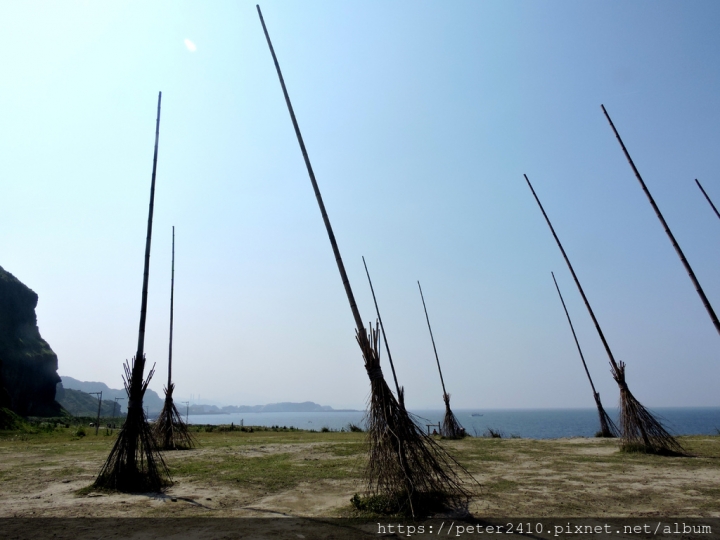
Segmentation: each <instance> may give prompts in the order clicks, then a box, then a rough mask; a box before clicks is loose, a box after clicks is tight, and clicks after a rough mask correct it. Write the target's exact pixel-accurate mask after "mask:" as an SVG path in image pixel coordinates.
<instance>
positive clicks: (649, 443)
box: [612, 361, 685, 454]
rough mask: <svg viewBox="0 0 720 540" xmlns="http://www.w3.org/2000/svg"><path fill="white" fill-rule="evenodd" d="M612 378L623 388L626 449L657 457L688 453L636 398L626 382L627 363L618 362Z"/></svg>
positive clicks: (622, 405)
mask: <svg viewBox="0 0 720 540" xmlns="http://www.w3.org/2000/svg"><path fill="white" fill-rule="evenodd" d="M612 375H613V378H614V379H615V381H616V382H617V383H618V386H619V387H620V429H621V431H622V447H623V448H624V449H626V450H631V449H642V450H645V451H649V452H653V453H680V454H682V453H685V449H684V448H683V447H682V446H681V445H680V443H679V442H678V441H677V440H676V439H675V437H673V436H672V435H670V433H668V432H667V431H666V430H665V428H664V427H663V425H662V424H661V423H660V422H659V421H658V420H657V419H656V418H655V417H654V416H653V415H652V414H651V413H650V412H649V411H648V410H647V409H646V408H645V407H643V406H642V404H641V403H640V402H639V401H638V400H637V399H636V398H635V396H633V395H632V393H631V392H630V390H629V389H628V386H627V383H626V382H625V363H624V362H622V361H621V362H618V366H617V369H615V368H614V367H613V370H612Z"/></svg>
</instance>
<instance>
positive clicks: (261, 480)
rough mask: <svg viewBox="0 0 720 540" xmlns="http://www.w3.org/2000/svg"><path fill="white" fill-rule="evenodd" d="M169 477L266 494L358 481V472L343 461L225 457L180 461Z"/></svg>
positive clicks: (277, 456)
mask: <svg viewBox="0 0 720 540" xmlns="http://www.w3.org/2000/svg"><path fill="white" fill-rule="evenodd" d="M257 442H258V441H255V443H256V444H257ZM171 473H172V475H173V476H189V477H192V478H193V480H196V481H209V482H224V483H235V484H240V485H243V486H245V487H250V488H255V489H258V490H264V491H266V492H277V491H281V490H284V489H290V488H292V487H294V486H297V485H298V484H299V483H300V482H310V481H320V480H331V479H332V480H337V479H343V478H354V477H359V471H356V470H354V467H353V464H352V462H351V461H349V460H348V459H347V458H325V459H318V460H314V459H311V460H304V459H303V460H301V459H297V456H296V455H294V454H292V453H276V454H270V455H267V456H257V457H249V456H242V455H226V456H222V457H214V458H213V459H211V460H208V459H202V458H201V457H199V456H198V457H189V458H185V457H184V458H183V459H182V460H178V461H176V462H174V463H172V464H171Z"/></svg>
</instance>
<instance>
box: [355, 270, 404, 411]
mask: <svg viewBox="0 0 720 540" xmlns="http://www.w3.org/2000/svg"><path fill="white" fill-rule="evenodd" d="M362 260H363V266H365V273H366V274H367V278H368V283H369V284H370V292H372V297H373V302H375V312H376V313H377V316H378V321H380V330H382V336H383V340H384V341H385V350H386V351H387V353H388V360H390V368H391V369H392V374H393V379H395V390H397V394H398V397H399V396H400V385H399V384H398V380H397V375H395V364H393V361H392V355H391V354H390V346H389V345H388V340H387V336H386V335H385V327H384V326H383V322H382V317H381V316H380V308H379V307H378V303H377V299H376V298H375V289H373V284H372V280H371V279H370V272H369V271H368V267H367V264H366V263H365V257H364V256H363V258H362ZM379 359H380V350H379V348H378V360H379Z"/></svg>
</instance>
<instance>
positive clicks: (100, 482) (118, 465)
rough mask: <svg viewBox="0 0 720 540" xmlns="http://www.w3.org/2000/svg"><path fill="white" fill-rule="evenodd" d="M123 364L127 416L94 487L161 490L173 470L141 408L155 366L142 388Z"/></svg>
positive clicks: (119, 489)
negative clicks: (137, 386)
mask: <svg viewBox="0 0 720 540" xmlns="http://www.w3.org/2000/svg"><path fill="white" fill-rule="evenodd" d="M134 364H135V358H133V365H134ZM124 367H125V375H126V377H125V381H124V382H125V391H126V392H127V395H128V413H127V417H126V418H125V423H124V424H123V427H122V429H121V430H120V433H119V434H118V438H117V440H116V441H115V445H114V446H113V448H112V450H111V451H110V455H109V456H108V458H107V460H106V461H105V464H104V465H103V467H102V469H101V470H100V474H99V475H98V477H97V479H96V480H95V483H94V484H93V487H95V488H100V489H112V490H117V491H125V492H138V491H160V490H161V489H162V488H163V487H165V486H167V485H169V484H171V483H172V481H171V480H170V471H168V468H167V465H166V464H165V461H164V460H163V458H162V456H161V455H160V453H159V452H158V448H157V444H156V442H155V438H154V437H153V434H152V431H151V429H150V426H149V425H148V422H147V418H146V417H145V411H144V410H143V408H142V398H143V396H144V395H145V390H147V385H148V383H149V382H150V379H151V377H152V376H153V373H154V372H155V369H154V368H153V369H151V370H150V373H148V377H147V379H145V381H143V382H142V383H141V385H140V388H135V387H134V386H133V383H132V377H131V376H130V375H131V369H130V366H129V365H128V362H127V361H126V362H125V366H124Z"/></svg>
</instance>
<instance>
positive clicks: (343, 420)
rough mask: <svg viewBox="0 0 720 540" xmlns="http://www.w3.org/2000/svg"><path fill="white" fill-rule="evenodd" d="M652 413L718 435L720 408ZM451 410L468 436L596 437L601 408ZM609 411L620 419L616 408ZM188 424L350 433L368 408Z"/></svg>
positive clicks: (426, 424) (195, 418) (202, 418)
mask: <svg viewBox="0 0 720 540" xmlns="http://www.w3.org/2000/svg"><path fill="white" fill-rule="evenodd" d="M650 411H651V412H652V413H653V414H654V415H655V417H656V418H657V419H658V420H660V421H661V422H662V423H663V425H664V426H665V428H666V429H667V430H668V431H669V432H670V433H672V434H674V435H718V434H720V407H672V408H670V407H666V408H663V407H658V408H656V409H650ZM410 412H411V414H412V415H414V417H415V419H416V421H417V423H418V424H419V425H420V426H422V427H423V428H424V429H426V430H428V431H429V432H430V433H432V430H433V429H438V424H439V423H440V422H442V419H443V416H444V415H445V411H444V410H417V411H410ZM453 412H454V413H455V416H456V417H457V419H458V421H459V422H460V424H461V425H462V426H463V427H464V428H465V430H466V432H467V433H468V435H471V436H475V437H481V436H483V435H485V434H487V433H488V431H489V430H492V431H494V432H497V433H500V434H501V435H502V436H503V437H506V438H509V437H520V438H527V439H558V438H563V437H593V436H594V435H595V433H596V432H597V431H598V430H599V429H600V425H599V420H598V412H597V409H458V410H453ZM607 412H608V414H609V415H610V417H611V418H612V419H613V421H614V422H616V423H617V420H618V419H617V411H612V410H608V411H607ZM188 422H189V423H190V424H211V425H220V424H231V423H232V424H234V425H236V426H265V427H272V426H278V427H288V428H289V427H295V428H299V429H305V430H314V431H321V430H322V429H323V428H327V429H329V430H331V431H341V430H345V431H347V430H348V429H349V425H350V424H354V425H356V426H359V427H361V428H363V429H364V428H365V411H330V412H311V413H300V412H286V413H281V412H268V413H234V414H196V415H193V414H191V415H190V416H189V418H188ZM438 431H439V430H438Z"/></svg>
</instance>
